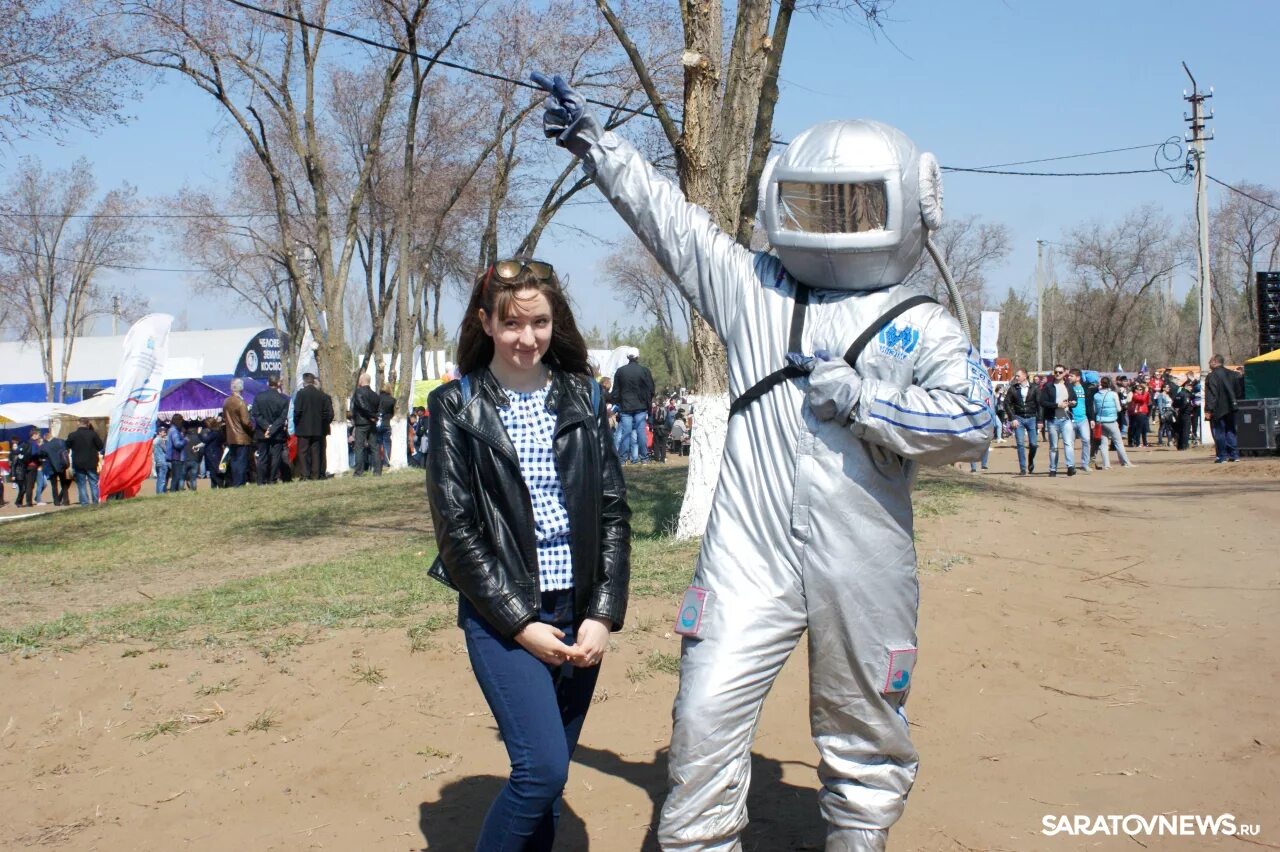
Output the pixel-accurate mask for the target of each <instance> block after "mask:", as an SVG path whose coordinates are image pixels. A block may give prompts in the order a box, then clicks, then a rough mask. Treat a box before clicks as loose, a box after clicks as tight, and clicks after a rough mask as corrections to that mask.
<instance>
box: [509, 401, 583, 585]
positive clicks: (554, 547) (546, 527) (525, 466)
mask: <svg viewBox="0 0 1280 852" xmlns="http://www.w3.org/2000/svg"><path fill="white" fill-rule="evenodd" d="M549 389H550V385H548V386H547V387H544V388H542V389H541V390H536V391H532V392H530V393H520V392H519V391H513V390H510V389H509V388H503V389H502V390H503V393H505V394H506V395H507V399H508V400H510V401H511V404H510V405H507V406H500V407H499V408H498V415H499V416H500V417H501V418H502V425H503V426H505V427H506V428H507V435H508V436H509V437H510V438H511V443H513V444H514V445H515V448H516V454H517V455H518V456H519V457H520V474H521V476H523V477H524V482H525V485H526V486H527V487H528V489H529V497H530V499H531V500H532V501H533V529H534V538H535V539H536V540H537V542H538V586H539V588H541V589H542V591H544V592H550V591H555V590H557V589H571V588H573V554H572V551H571V550H570V547H569V510H568V509H567V508H565V505H564V489H562V488H561V487H560V472H559V471H558V470H556V457H555V451H554V448H553V446H552V440H553V438H554V436H555V430H556V416H555V415H554V414H553V413H551V412H550V411H548V410H547V391H548V390H549Z"/></svg>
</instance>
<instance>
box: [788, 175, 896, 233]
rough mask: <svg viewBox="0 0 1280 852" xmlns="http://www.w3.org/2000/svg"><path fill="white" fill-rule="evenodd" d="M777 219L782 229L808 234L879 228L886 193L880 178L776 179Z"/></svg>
mask: <svg viewBox="0 0 1280 852" xmlns="http://www.w3.org/2000/svg"><path fill="white" fill-rule="evenodd" d="M778 219H779V222H780V224H781V225H782V228H783V229H784V230H787V231H800V232H804V233H810V234H861V233H865V232H867V231H882V230H884V228H885V223H886V222H888V221H889V195H888V191H887V189H886V188H885V183H884V181H869V182H866V183H798V182H795V181H778Z"/></svg>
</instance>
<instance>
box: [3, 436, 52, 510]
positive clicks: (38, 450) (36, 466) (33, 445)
mask: <svg viewBox="0 0 1280 852" xmlns="http://www.w3.org/2000/svg"><path fill="white" fill-rule="evenodd" d="M44 460H45V453H44V448H43V446H42V445H41V441H40V433H39V432H37V431H35V430H32V432H31V434H30V435H29V436H28V437H27V438H26V439H24V440H22V441H18V442H17V448H16V451H11V452H10V453H9V472H10V473H12V474H13V481H14V483H15V484H16V485H17V489H16V490H17V492H18V496H17V498H15V499H14V501H13V505H15V506H21V505H22V504H23V501H26V504H27V506H35V504H36V503H35V493H36V480H37V479H39V477H40V468H42V467H44Z"/></svg>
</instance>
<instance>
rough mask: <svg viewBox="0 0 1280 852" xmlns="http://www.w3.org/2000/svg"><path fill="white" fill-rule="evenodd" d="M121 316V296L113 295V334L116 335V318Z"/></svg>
mask: <svg viewBox="0 0 1280 852" xmlns="http://www.w3.org/2000/svg"><path fill="white" fill-rule="evenodd" d="M119 318H120V297H119V296H112V297H111V336H112V337H115V336H116V333H117V332H116V320H117V319H119Z"/></svg>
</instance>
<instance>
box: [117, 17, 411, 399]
mask: <svg viewBox="0 0 1280 852" xmlns="http://www.w3.org/2000/svg"><path fill="white" fill-rule="evenodd" d="M115 2H117V3H118V5H119V9H120V12H121V13H122V14H123V15H124V16H126V17H127V18H128V19H129V20H130V21H132V23H133V24H134V27H133V30H132V32H131V39H130V40H129V41H127V42H122V46H121V48H120V50H121V54H122V55H123V56H126V57H128V58H129V59H131V60H133V61H134V62H137V63H139V64H141V65H143V66H145V67H148V68H154V69H157V70H160V71H164V72H169V73H172V74H176V75H178V76H179V77H180V78H182V79H185V80H187V81H188V82H190V83H191V84H192V85H194V86H195V87H197V88H198V89H199V90H201V91H203V92H205V93H206V94H208V95H209V96H211V97H212V98H213V99H214V100H215V102H216V103H218V104H219V106H221V107H222V109H223V111H224V113H225V115H226V117H227V118H228V119H229V121H230V124H231V127H233V128H234V129H237V130H239V131H240V134H241V135H242V136H243V139H244V141H245V142H246V143H247V144H248V146H249V149H250V150H251V151H252V152H253V154H254V156H255V157H256V158H257V160H258V162H259V164H260V165H261V168H262V170H263V171H264V173H265V174H266V175H267V178H268V181H269V185H270V189H271V193H270V199H271V207H270V210H271V212H272V213H273V214H274V216H275V218H276V227H277V237H278V241H279V245H278V249H279V254H280V257H281V258H282V259H283V261H284V263H285V267H286V270H287V272H288V276H289V280H290V281H291V282H292V286H293V287H294V288H295V290H296V292H297V293H298V294H299V296H300V301H301V307H302V311H303V314H304V316H305V317H306V320H307V323H308V324H309V325H310V327H311V328H312V330H313V334H314V335H315V338H316V342H317V350H316V360H317V363H318V366H319V370H320V373H321V378H322V382H323V385H324V387H325V389H326V391H328V392H329V393H331V394H333V395H334V396H335V397H336V398H337V399H338V400H339V401H340V402H341V401H345V399H346V398H347V397H348V396H349V395H350V391H351V388H352V385H353V375H352V374H351V372H350V371H349V367H348V359H347V348H346V335H345V332H344V321H345V313H344V307H345V294H346V289H347V280H348V276H349V273H350V271H351V264H352V260H353V257H354V255H355V252H356V243H357V235H358V216H359V211H360V209H361V207H362V205H363V203H364V197H365V194H366V192H367V189H368V184H369V174H370V172H371V171H372V169H373V167H374V164H375V162H376V161H377V158H378V153H379V151H380V149H381V147H382V143H383V131H384V129H385V124H386V119H387V116H388V114H389V113H390V111H391V108H392V104H393V101H394V100H395V96H396V92H397V87H398V86H399V84H400V79H401V73H402V71H403V69H404V63H405V57H404V55H403V54H401V53H391V52H376V53H375V54H372V55H370V56H369V57H368V58H367V62H368V65H369V67H370V68H371V69H373V70H372V71H371V72H370V73H371V76H372V77H373V78H374V80H375V83H374V84H373V85H372V86H371V87H370V90H369V91H368V93H367V98H368V99H369V102H370V104H371V110H370V112H369V119H368V122H367V124H366V125H365V127H364V131H365V132H364V136H363V140H362V142H363V151H362V156H361V158H360V161H359V168H358V172H357V174H356V175H355V176H354V177H353V178H352V179H350V180H345V181H344V180H340V179H339V178H338V177H337V176H336V175H335V166H334V162H333V160H334V154H333V150H332V144H331V138H332V137H331V134H330V133H329V125H328V119H327V115H326V110H325V108H326V106H327V98H326V94H327V93H326V91H325V90H324V87H323V83H324V78H323V74H322V71H321V50H322V48H323V46H324V45H325V44H326V43H327V36H326V34H325V33H324V32H323V31H321V30H319V29H317V28H316V27H315V26H308V24H314V25H318V26H322V25H324V24H325V22H326V21H327V20H328V17H329V16H330V15H331V14H333V15H338V16H342V15H344V14H347V13H350V16H351V18H352V22H351V23H350V24H348V26H350V27H359V26H361V25H364V26H371V27H373V28H374V35H377V36H385V33H382V32H378V31H377V28H378V27H379V26H380V24H381V20H380V18H379V16H377V15H372V16H370V15H368V14H364V13H363V12H365V11H367V10H363V9H362V8H361V7H360V6H359V4H358V3H357V4H356V5H354V6H353V5H347V6H339V5H338V4H331V3H330V2H329V0H310V2H309V1H308V0H285V2H284V4H283V6H282V7H281V8H282V12H283V14H284V15H285V16H287V17H285V18H277V17H268V16H261V15H252V14H251V13H244V12H239V11H232V10H230V9H229V8H228V7H227V5H226V4H225V3H222V2H219V0H115ZM428 5H430V2H429V0H418V6H421V7H423V8H425V7H427V6H428ZM299 21H304V22H306V23H298V22H299ZM339 190H345V191H341V192H340V191H339ZM304 249H305V251H304ZM304 257H306V258H312V259H313V262H311V263H310V264H307V263H306V262H304V260H303V258H304ZM308 265H309V266H310V269H308V268H307V266H308ZM309 273H313V274H314V276H315V282H314V287H308V286H303V284H302V282H303V281H304V280H306V277H307V275H308V274H309ZM340 410H341V408H340Z"/></svg>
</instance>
